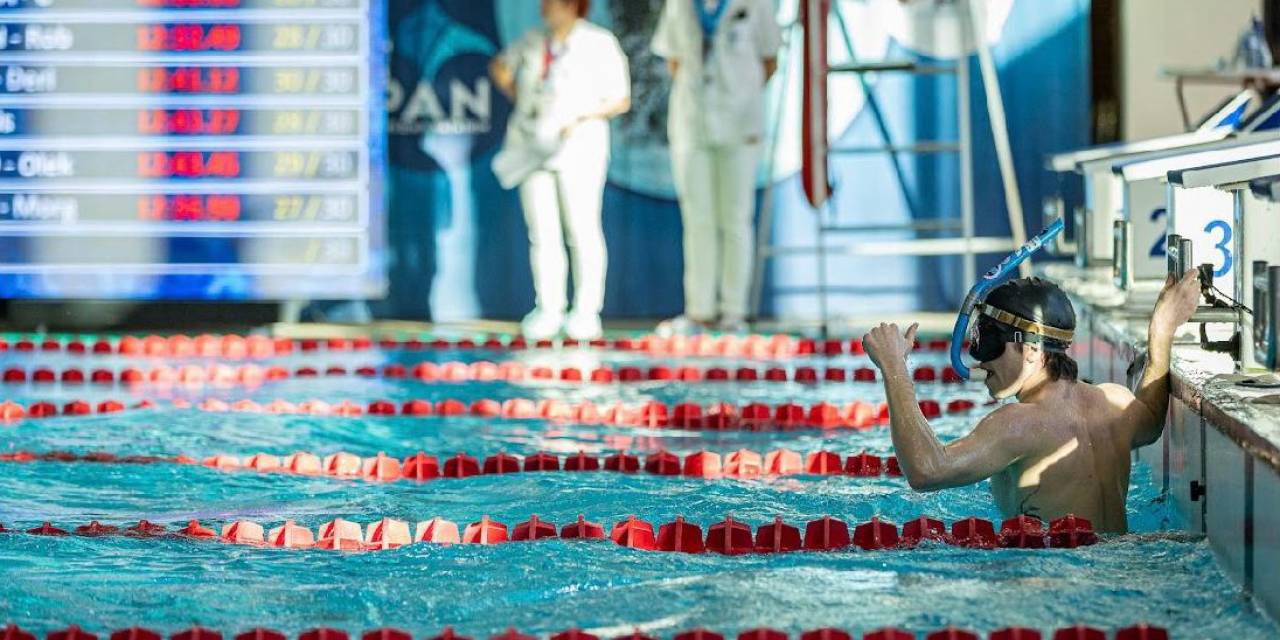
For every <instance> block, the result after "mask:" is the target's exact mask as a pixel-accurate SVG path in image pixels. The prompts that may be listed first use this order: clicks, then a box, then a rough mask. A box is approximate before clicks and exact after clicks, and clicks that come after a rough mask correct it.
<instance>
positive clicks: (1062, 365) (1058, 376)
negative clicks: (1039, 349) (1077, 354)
mask: <svg viewBox="0 0 1280 640" xmlns="http://www.w3.org/2000/svg"><path fill="white" fill-rule="evenodd" d="M1044 369H1045V371H1046V372H1047V373H1048V374H1049V379H1050V380H1054V381H1057V380H1066V381H1067V382H1075V381H1076V380H1079V379H1080V365H1078V364H1076V361H1075V360H1072V359H1071V356H1069V355H1067V354H1065V353H1060V352H1058V351H1046V352H1045V354H1044Z"/></svg>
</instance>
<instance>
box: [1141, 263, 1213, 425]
mask: <svg viewBox="0 0 1280 640" xmlns="http://www.w3.org/2000/svg"><path fill="white" fill-rule="evenodd" d="M1199 304H1200V280H1199V277H1198V275H1197V273H1196V270H1195V269H1192V270H1191V271H1188V272H1186V273H1185V274H1183V276H1182V279H1181V280H1179V281H1177V282H1174V280H1173V277H1172V276H1170V277H1169V279H1168V280H1166V281H1165V285H1164V290H1162V291H1161V292H1160V298H1159V299H1157V300H1156V306H1155V310H1154V311H1152V313H1151V324H1150V326H1149V327H1148V329H1147V369H1146V371H1145V372H1143V374H1142V381H1141V382H1139V383H1138V389H1137V391H1136V392H1135V394H1134V395H1135V396H1136V400H1137V401H1136V402H1134V403H1133V404H1132V405H1130V406H1129V407H1128V408H1126V410H1125V413H1126V414H1127V415H1126V418H1127V419H1126V420H1125V422H1124V424H1128V425H1132V426H1133V428H1134V434H1133V446H1135V447H1141V446H1146V445H1148V444H1151V443H1153V442H1155V441H1156V440H1158V439H1159V438H1160V434H1161V432H1163V431H1164V422H1165V413H1166V412H1167V411H1168V409H1169V359H1170V355H1171V352H1172V351H1173V336H1174V334H1175V333H1176V332H1177V331H1178V327H1180V326H1182V325H1183V324H1185V323H1186V322H1187V321H1188V320H1190V319H1191V315H1192V314H1193V313H1195V311H1196V306H1198V305H1199ZM1126 395H1127V394H1126Z"/></svg>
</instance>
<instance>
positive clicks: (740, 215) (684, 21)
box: [652, 0, 782, 333]
mask: <svg viewBox="0 0 1280 640" xmlns="http://www.w3.org/2000/svg"><path fill="white" fill-rule="evenodd" d="M774 11H775V10H774V3H773V1H772V0H666V5H665V6H664V7H663V10H662V16H661V18H660V19H659V23H658V30H657V32H656V33H655V34H654V37H653V44H652V48H653V52H654V53H655V54H656V55H658V56H659V57H661V58H664V59H665V60H666V61H667V67H668V69H669V70H670V72H671V76H672V82H673V86H672V90H671V105H670V110H669V114H668V137H669V138H670V144H671V164H672V171H673V173H674V175H675V186H676V195H677V197H678V198H679V200H680V213H681V220H682V221H683V224H684V296H685V306H684V314H683V315H681V316H679V317H677V318H675V319H673V320H669V321H667V322H664V323H663V325H661V326H660V327H659V331H660V332H662V333H688V332H693V331H697V330H699V329H703V328H708V327H712V326H715V327H716V328H719V329H721V330H724V331H734V332H736V331H741V330H744V329H745V328H746V322H745V321H746V317H747V290H748V288H749V287H750V286H751V268H752V253H753V244H754V239H753V234H752V219H753V217H754V214H755V194H756V171H757V168H758V166H759V163H760V149H761V140H762V138H763V137H764V101H765V96H764V89H765V84H766V83H767V82H768V81H769V78H771V77H772V76H773V73H774V71H776V70H777V66H778V48H779V46H780V45H781V40H782V34H781V30H780V29H779V28H778V23H777V19H776V17H775V13H774Z"/></svg>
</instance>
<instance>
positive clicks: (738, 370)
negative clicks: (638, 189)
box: [0, 361, 964, 388]
mask: <svg viewBox="0 0 1280 640" xmlns="http://www.w3.org/2000/svg"><path fill="white" fill-rule="evenodd" d="M353 375H354V376H358V377H361V378H368V379H384V380H414V381H418V382H444V383H451V382H517V383H518V382H541V383H551V382H559V383H566V384H596V385H601V384H631V383H653V382H660V383H661V382H679V383H700V382H707V383H712V382H748V383H756V382H760V383H783V384H785V383H797V384H806V385H818V384H842V383H846V382H849V381H853V382H868V383H874V382H875V381H876V380H877V374H876V370H875V369H872V368H870V367H858V368H853V369H846V368H842V367H826V368H823V369H821V370H819V368H818V367H813V366H797V367H779V366H775V367H769V368H766V369H764V370H763V371H761V370H760V369H759V368H756V367H750V366H741V367H735V368H733V369H730V368H728V367H698V366H689V365H685V366H677V367H670V366H666V365H655V366H651V367H638V366H620V367H608V366H601V367H597V368H595V369H592V370H590V371H584V370H582V369H579V368H576V367H560V368H555V367H547V366H529V365H526V364H524V363H521V362H514V361H507V362H500V363H499V362H489V361H480V362H469V363H468V362H456V361H455V362H443V363H436V362H419V363H417V364H413V365H404V364H398V363H392V364H387V365H383V366H382V367H372V366H360V367H354V368H347V367H343V366H337V365H333V366H328V367H311V366H303V367H297V368H294V369H288V368H285V367H281V366H268V367H263V366H259V365H256V364H246V365H228V364H215V365H208V366H202V365H194V364H188V365H181V366H177V367H170V366H164V365H161V366H154V367H149V368H146V369H140V368H136V367H126V368H123V369H120V370H119V371H114V370H111V369H105V368H98V369H92V370H88V371H86V370H85V369H81V368H78V367H69V368H66V369H62V370H57V371H55V370H54V369H51V368H49V367H35V368H23V367H9V368H6V369H5V370H4V371H3V372H0V382H3V383H4V384H6V385H20V384H28V383H30V384H34V385H48V384H54V383H61V384H62V385H64V386H69V385H82V384H94V385H114V384H117V383H118V384H122V385H126V386H130V387H140V386H157V387H168V386H182V387H189V388H190V387H195V388H199V387H203V386H205V385H211V386H215V387H236V386H244V387H258V386H261V385H263V384H266V383H269V382H278V381H281V380H290V379H312V378H320V377H324V378H333V377H342V376H353ZM912 379H913V380H914V381H915V382H917V383H933V382H941V383H944V384H959V383H963V382H964V379H963V378H961V377H960V376H959V374H957V373H956V371H955V369H953V368H952V367H950V366H947V367H943V368H942V369H941V370H939V369H938V368H936V367H933V366H927V365H926V366H920V367H917V368H916V369H915V370H914V371H913V372H912Z"/></svg>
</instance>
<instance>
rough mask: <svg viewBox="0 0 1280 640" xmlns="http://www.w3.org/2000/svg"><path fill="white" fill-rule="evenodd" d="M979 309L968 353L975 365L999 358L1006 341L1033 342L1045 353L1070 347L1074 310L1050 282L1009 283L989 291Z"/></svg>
mask: <svg viewBox="0 0 1280 640" xmlns="http://www.w3.org/2000/svg"><path fill="white" fill-rule="evenodd" d="M981 309H982V311H981V312H980V313H981V315H980V316H979V317H978V322H977V326H976V328H977V332H976V335H975V336H973V337H972V338H971V343H970V347H969V354H970V355H972V356H973V357H974V358H975V359H977V360H978V361H979V362H989V361H991V360H994V359H996V358H998V357H1000V354H1001V353H1004V345H1005V343H1008V342H1036V343H1040V344H1041V346H1042V347H1043V348H1044V349H1045V350H1046V351H1058V352H1063V351H1066V350H1067V348H1068V347H1070V346H1071V335H1072V333H1074V331H1075V328H1076V311H1075V309H1074V308H1073V307H1072V306H1071V300H1070V299H1068V298H1067V294H1065V293H1063V292H1062V289H1059V288H1058V286H1057V285H1055V284H1053V283H1052V282H1049V281H1047V280H1041V279H1040V278H1018V279H1017V280H1010V281H1008V282H1006V283H1004V284H1002V285H1000V286H998V287H996V288H995V289H992V290H991V292H990V293H989V294H987V297H986V300H985V301H984V304H983V306H982V307H981ZM1018 324H1020V325H1023V326H1016V325H1018ZM1036 325H1039V326H1038V327H1037V326H1036Z"/></svg>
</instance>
